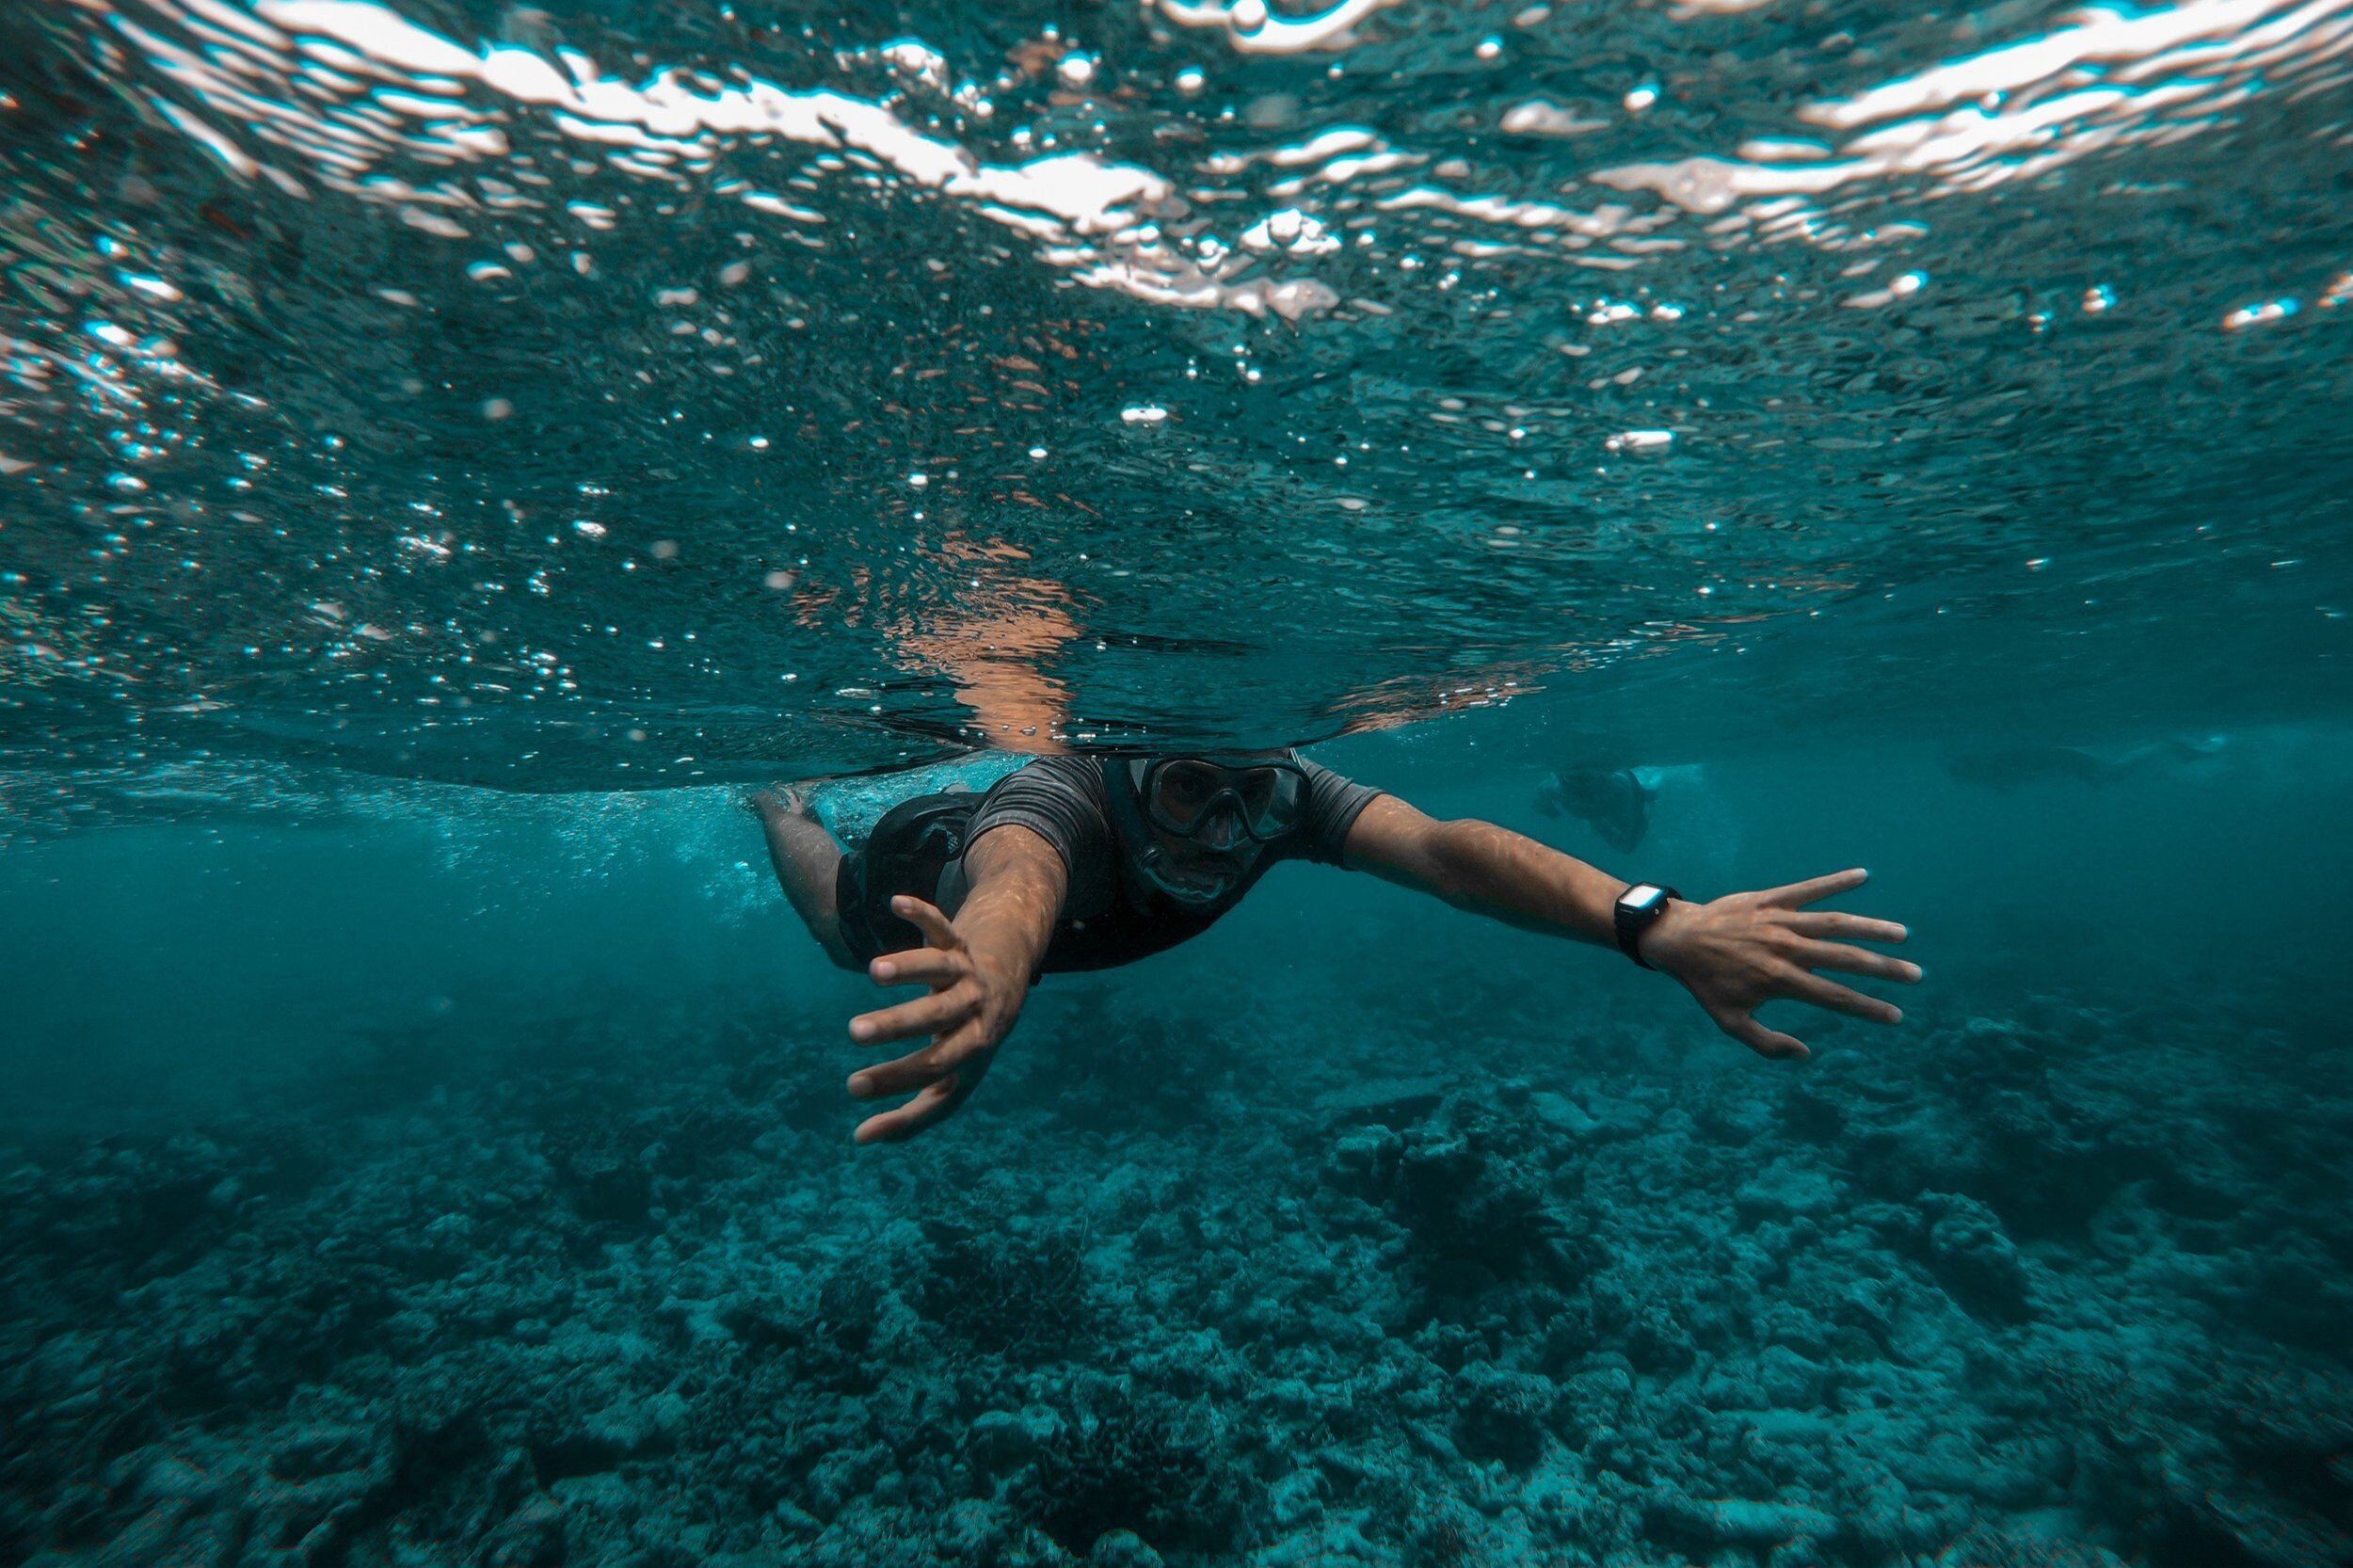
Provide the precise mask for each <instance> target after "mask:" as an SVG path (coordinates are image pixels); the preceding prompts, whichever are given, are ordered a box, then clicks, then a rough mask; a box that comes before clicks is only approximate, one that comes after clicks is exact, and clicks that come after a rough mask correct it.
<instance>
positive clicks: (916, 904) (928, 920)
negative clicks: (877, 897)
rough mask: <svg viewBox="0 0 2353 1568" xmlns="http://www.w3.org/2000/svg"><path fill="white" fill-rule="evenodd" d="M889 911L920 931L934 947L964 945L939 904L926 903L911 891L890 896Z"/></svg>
mask: <svg viewBox="0 0 2353 1568" xmlns="http://www.w3.org/2000/svg"><path fill="white" fill-rule="evenodd" d="M890 912H891V913H892V914H894V915H896V916H898V917H899V918H900V919H901V920H905V921H907V922H908V923H910V924H912V925H913V926H914V927H915V929H916V930H918V931H920V932H921V933H922V934H923V940H925V941H926V942H929V943H930V944H931V945H932V946H934V947H936V948H956V947H962V946H963V945H964V938H962V937H961V936H957V935H956V928H955V927H954V926H952V925H950V924H949V923H948V917H947V916H945V915H943V914H941V913H940V912H939V906H938V905H937V904H926V903H924V902H923V901H922V900H921V899H920V898H917V897H916V896H915V895H914V894H913V893H900V894H898V895H897V896H895V897H894V898H892V899H891V901H890Z"/></svg>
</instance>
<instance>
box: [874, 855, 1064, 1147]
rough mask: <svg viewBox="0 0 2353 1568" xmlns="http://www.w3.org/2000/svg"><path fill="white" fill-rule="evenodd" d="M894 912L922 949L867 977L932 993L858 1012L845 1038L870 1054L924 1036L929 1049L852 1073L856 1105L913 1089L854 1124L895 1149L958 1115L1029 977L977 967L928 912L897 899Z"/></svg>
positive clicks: (891, 955)
mask: <svg viewBox="0 0 2353 1568" xmlns="http://www.w3.org/2000/svg"><path fill="white" fill-rule="evenodd" d="M890 912H891V913H892V914H894V915H896V916H898V917H899V918H900V919H901V920H909V921H912V922H913V923H914V925H915V926H916V928H917V929H918V930H920V931H921V932H922V933H923V939H924V941H925V943H926V944H927V945H926V946H923V947H920V948H909V949H907V950H906V951H904V952H886V953H884V954H883V955H882V956H881V957H879V958H877V959H875V960H874V961H873V962H872V963H871V964H869V965H867V966H866V972H867V973H868V974H869V975H870V976H872V979H873V981H874V984H877V985H909V984H921V985H928V986H930V987H931V995H929V996H927V997H918V998H916V999H915V1000H913V1001H905V1002H901V1003H899V1004H898V1005H897V1006H895V1007H886V1008H883V1009H881V1010H879V1011H877V1012H872V1013H861V1014H859V1015H858V1016H856V1017H855V1018H852V1019H851V1020H850V1038H851V1039H853V1040H855V1041H856V1042H857V1043H858V1044H860V1045H865V1046H876V1045H883V1044H887V1043H888V1042H890V1041H894V1040H905V1039H910V1038H912V1037H914V1036H916V1035H919V1034H920V1035H929V1036H931V1042H930V1044H928V1045H926V1046H925V1047H924V1048H922V1049H920V1050H918V1051H914V1052H911V1053H910V1054H908V1055H905V1056H902V1057H900V1058H898V1059H897V1060H895V1061H891V1062H884V1063H880V1064H876V1065H874V1066H872V1067H861V1068H859V1069H858V1070H857V1071H856V1072H855V1073H852V1074H851V1075H850V1093H851V1095H852V1096H855V1097H856V1098H858V1099H862V1100H865V1099H878V1098H880V1097H881V1096H885V1095H903V1094H905V1093H907V1092H908V1091H909V1090H913V1091H915V1097H914V1098H913V1099H911V1100H908V1101H907V1102H906V1103H905V1104H904V1105H899V1106H895V1107H893V1108H892V1109H890V1110H888V1111H885V1112H880V1113H879V1114H877V1115H872V1116H869V1117H868V1118H866V1120H865V1121H863V1122H860V1123H859V1124H858V1128H857V1141H858V1142H859V1143H861V1144H874V1143H883V1142H889V1143H897V1142H899V1141H900V1140H902V1139H905V1138H912V1137H914V1136H915V1135H916V1134H917V1133H919V1132H921V1131H923V1130H924V1129H926V1128H931V1127H933V1126H936V1124H938V1123H940V1122H942V1121H945V1120H946V1119H947V1118H949V1117H950V1116H952V1115H954V1114H955V1112H956V1111H957V1110H958V1108H960V1107H961V1106H962V1105H963V1104H964V1102H965V1101H966V1100H967V1099H968V1098H970V1097H971V1094H972V1091H973V1090H974V1089H975V1088H977V1087H979V1085H980V1081H981V1080H982V1078H983V1077H984V1076H985V1075H986V1074H987V1072H988V1064H989V1063H990V1062H991V1061H992V1060H994V1058H995V1057H996V1055H997V1047H998V1044H999V1042H1000V1041H1002V1040H1003V1039H1004V1037H1005V1035H1006V1033H1007V1032H1008V1031H1010V1030H1011V1029H1012V1028H1013V1025H1014V1020H1015V1019H1016V1018H1017V1017H1019V1016H1021V1003H1022V1001H1023V1000H1024V999H1026V998H1027V996H1028V995H1029V989H1030V977H1029V976H1028V975H1027V974H1018V975H1006V974H1002V973H1000V972H998V971H997V969H995V968H992V967H991V966H989V965H987V964H984V963H983V962H981V961H980V960H979V959H977V958H976V957H975V955H974V954H973V952H972V951H971V949H969V948H968V947H967V946H966V945H965V941H964V938H963V937H962V936H958V935H957V934H956V929H955V927H954V926H953V925H952V924H950V923H949V920H948V917H947V916H945V915H943V914H941V913H940V912H939V910H938V909H937V908H936V907H935V906H934V905H932V904H926V903H924V902H923V901H922V900H921V899H920V898H913V897H910V896H908V895H907V894H904V893H902V894H900V895H899V896H898V897H896V898H894V899H892V900H891V901H890Z"/></svg>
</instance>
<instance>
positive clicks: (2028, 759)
mask: <svg viewBox="0 0 2353 1568" xmlns="http://www.w3.org/2000/svg"><path fill="white" fill-rule="evenodd" d="M2221 749H2222V742H2221V741H2220V740H2219V739H2218V738H2217V739H2213V740H2207V741H2203V742H2198V741H2180V740H2166V741H2155V742H2152V743H2151V744H2147V745H2138V746H2134V747H2132V748H2131V749H2130V750H2128V751H2123V752H2119V753H2116V754H2113V755H2109V756H2103V755H2101V754H2100V753H2099V752H2096V751H2092V750H2089V749H2088V748H2086V747H2083V746H2062V745H2025V746H2002V747H1998V748H1995V749H1993V750H1990V751H1964V752H1960V753H1956V754H1954V755H1952V756H1948V757H1946V758H1945V772H1946V773H1947V774H1949V775H1950V776H1953V777H1954V778H1956V779H1959V780H1960V781H1961V783H1963V784H1975V785H1977V786H1978V787H1980V788H1982V789H1988V790H2014V789H2017V788H2018V787H2019V786H2020V785H2022V784H2040V783H2041V782H2043V781H2044V780H2045V779H2052V778H2073V779H2076V780H2079V781H2080V782H2082V783H2086V784H2091V785H2107V784H2113V783H2115V782H2116V781H2117V780H2118V779H2120V778H2123V777H2126V776H2130V775H2132V774H2136V773H2141V772H2145V771H2147V770H2148V769H2150V768H2152V767H2156V766H2161V765H2163V764H2166V763H2178V762H2196V761H2200V760H2203V759H2206V758H2210V757H2212V756H2214V755H2215V754H2216V753H2217V752H2218V751H2220V750H2221Z"/></svg>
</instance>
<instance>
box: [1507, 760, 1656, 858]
mask: <svg viewBox="0 0 2353 1568" xmlns="http://www.w3.org/2000/svg"><path fill="white" fill-rule="evenodd" d="M1657 798H1658V792H1657V790H1656V789H1654V788H1652V786H1651V784H1650V783H1649V782H1647V781H1645V780H1644V779H1643V777H1642V776H1641V773H1640V772H1639V771H1638V770H1636V769H1633V768H1563V769H1561V771H1560V772H1559V773H1548V774H1546V775H1545V777H1544V782H1543V783H1541V784H1539V785H1537V786H1536V809H1537V810H1539V811H1542V812H1543V813H1544V814H1545V816H1547V817H1557V816H1560V815H1561V814H1562V813H1563V812H1566V813H1567V814H1568V815H1570V816H1572V817H1575V818H1577V820H1578V821H1579V822H1582V823H1584V824H1587V825H1589V826H1590V827H1592V828H1593V831H1594V832H1596V833H1598V834H1600V835H1601V841H1602V842H1603V843H1605V844H1608V845H1609V847H1610V848H1611V849H1614V850H1619V851H1622V852H1623V851H1625V850H1629V849H1632V848H1633V847H1634V846H1635V845H1637V844H1639V843H1641V841H1642V835H1643V834H1644V833H1646V832H1648V831H1649V830H1650V808H1651V803H1652V802H1653V801H1655V800H1657Z"/></svg>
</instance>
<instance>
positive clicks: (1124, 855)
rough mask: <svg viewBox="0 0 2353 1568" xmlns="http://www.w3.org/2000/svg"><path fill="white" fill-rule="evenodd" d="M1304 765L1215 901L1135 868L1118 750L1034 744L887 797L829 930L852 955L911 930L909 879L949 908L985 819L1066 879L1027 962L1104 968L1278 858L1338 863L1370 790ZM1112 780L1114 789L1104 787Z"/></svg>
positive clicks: (1227, 901)
mask: <svg viewBox="0 0 2353 1568" xmlns="http://www.w3.org/2000/svg"><path fill="white" fill-rule="evenodd" d="M1292 760H1294V761H1297V762H1298V764H1299V766H1300V768H1301V770H1302V771H1303V772H1305V775H1306V777H1307V790H1306V795H1305V801H1304V802H1303V808H1302V810H1301V812H1300V818H1299V821H1298V823H1297V824H1295V825H1294V826H1293V827H1292V828H1291V830H1290V831H1289V833H1287V834H1285V835H1284V836H1283V837H1281V838H1280V839H1277V840H1273V842H1271V843H1269V844H1267V845H1266V846H1265V847H1264V849H1263V850H1262V851H1261V853H1260V854H1259V856H1258V857H1257V860H1256V861H1255V862H1254V863H1253V864H1252V865H1251V867H1250V869H1249V870H1248V871H1247V872H1243V873H1242V874H1241V876H1239V877H1237V878H1236V879H1235V881H1234V884H1233V886H1232V887H1230V888H1226V889H1225V892H1223V893H1222V894H1220V895H1219V896H1218V897H1217V898H1216V899H1215V900H1214V901H1211V902H1209V903H1205V904H1187V903H1180V902H1178V901H1177V900H1176V899H1173V898H1170V897H1169V896H1168V895H1167V894H1166V893H1164V892H1161V891H1160V889H1159V888H1155V887H1154V886H1153V885H1152V884H1151V883H1150V882H1149V881H1148V880H1146V879H1145V877H1144V874H1143V872H1142V870H1141V861H1142V856H1143V854H1144V850H1145V848H1146V847H1148V846H1147V845H1146V844H1144V843H1141V842H1139V841H1137V840H1140V839H1142V838H1143V837H1144V833H1145V829H1144V825H1143V817H1142V815H1141V813H1140V812H1139V811H1138V810H1136V809H1135V808H1134V788H1133V786H1132V785H1131V784H1130V783H1129V782H1128V778H1129V775H1128V763H1127V760H1125V759H1123V758H1112V759H1096V758H1091V757H1041V758H1039V759H1038V760H1036V761H1034V762H1031V763H1029V764H1027V765H1026V766H1024V767H1023V768H1021V769H1020V770H1019V771H1018V772H1016V773H1011V774H1008V775H1006V776H1004V777H1003V778H1000V779H999V780H998V781H997V784H996V786H995V787H994V788H993V789H991V790H990V791H989V792H988V793H986V794H985V795H983V796H981V797H980V798H979V800H978V802H977V803H975V802H974V801H973V799H972V797H971V796H968V795H965V796H957V795H925V796H920V797H919V798H917V799H915V800H911V801H907V802H905V803H904V804H903V805H900V806H897V807H894V808H892V809H891V810H890V812H889V813H888V815H886V816H885V817H884V818H883V820H882V821H881V822H879V823H877V824H875V826H874V831H873V834H872V837H870V838H869V839H868V840H867V842H866V843H865V845H864V846H863V847H862V848H860V849H858V850H856V851H854V852H853V853H851V854H850V855H848V856H844V857H843V858H842V862H841V873H840V882H839V884H838V886H837V888H836V904H837V907H838V908H839V909H840V924H841V934H842V936H843V937H844V939H845V940H846V941H847V942H848V943H849V946H850V950H851V952H854V953H855V954H856V956H857V957H858V958H859V959H860V960H861V961H866V960H871V959H872V958H874V957H876V956H877V955H879V954H881V953H885V952H899V951H901V950H903V949H905V948H911V947H919V946H920V945H921V944H922V936H921V933H920V932H919V931H917V930H916V928H915V927H914V926H913V925H911V924H909V923H908V922H906V921H904V920H900V919H899V918H898V917H897V916H895V915H893V914H891V913H890V898H891V895H892V894H894V893H912V894H914V895H915V896H916V897H918V898H920V899H924V900H926V901H928V902H930V903H933V904H938V905H939V906H940V908H942V909H943V910H945V911H947V912H948V913H949V914H950V915H953V914H954V913H955V911H956V909H957V908H958V907H960V906H961V905H962V904H963V903H964V895H965V893H966V891H967V890H968V886H969V885H968V883H967V882H966V880H965V875H964V863H963V857H964V855H965V853H966V851H968V849H969V848H970V847H971V844H972V842H973V840H976V839H978V838H979V837H980V836H981V835H982V834H984V833H986V832H988V831H989V830H990V829H991V828H996V827H1004V826H1008V825H1012V826H1019V827H1026V828H1028V829H1030V831H1032V833H1035V834H1036V835H1037V836H1038V837H1039V838H1041V839H1044V840H1046V841H1047V842H1048V843H1049V844H1051V845H1053V847H1054V853H1055V854H1057V855H1059V856H1062V862H1063V868H1064V871H1065V872H1067V873H1068V877H1069V887H1068V891H1067V892H1066V893H1065V894H1064V899H1063V908H1062V917H1061V919H1060V920H1057V921H1056V922H1055V925H1054V935H1053V937H1052V939H1051V941H1050V942H1049V943H1048V946H1047V949H1046V957H1045V959H1044V961H1043V962H1042V963H1041V964H1040V965H1039V972H1041V973H1045V974H1056V973H1064V972H1068V971H1071V970H1078V969H1106V968H1112V967H1113V966H1115V965H1120V964H1128V963H1132V962H1134V961H1135V960H1136V959H1139V958H1143V957H1145V956H1147V955H1149V954H1151V953H1155V952H1160V951H1161V950H1162V949H1164V948H1172V947H1175V946H1176V945H1177V943H1179V942H1182V941H1185V940H1187V939H1189V938H1191V937H1193V936H1199V935H1200V934H1201V933H1202V932H1204V931H1207V930H1208V929H1209V927H1210V926H1211V925H1213V924H1215V923H1216V922H1217V919H1218V917H1219V916H1221V915H1223V914H1225V911H1227V910H1228V909H1231V908H1232V907H1233V906H1234V905H1235V904H1239V903H1241V898H1242V895H1243V894H1244V893H1246V892H1248V891H1249V890H1250V888H1251V887H1252V886H1253V885H1254V884H1255V883H1256V882H1257V880H1258V878H1259V877H1261V876H1263V875H1265V874H1266V871H1267V868H1268V867H1270V866H1272V865H1273V864H1274V863H1275V862H1277V861H1279V860H1319V861H1321V862H1323V863H1324V864H1326V865H1335V866H1336V865H1338V864H1339V863H1340V847H1341V845H1343V844H1344V843H1346V842H1347V841H1348V830H1349V829H1350V828H1351V827H1353V825H1355V822H1356V818H1357V815H1358V814H1359V813H1360V812H1362V811H1363V810H1364V808H1366V806H1368V805H1369V804H1370V803H1371V801H1372V799H1373V797H1374V796H1376V795H1378V794H1380V793H1381V792H1380V791H1378V790H1375V789H1371V788H1369V787H1368V786H1366V785H1363V784H1355V783H1352V782H1350V781H1349V780H1348V779H1345V778H1342V777H1341V776H1339V775H1338V774H1336V773H1334V772H1333V771H1332V770H1331V769H1329V768H1327V767H1323V766H1321V764H1318V763H1315V762H1309V761H1305V760H1300V759H1297V758H1294V759H1292ZM1111 790H1118V791H1121V792H1124V794H1125V798H1124V799H1121V800H1116V801H1115V800H1113V799H1112V796H1111V794H1110V791H1111Z"/></svg>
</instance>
